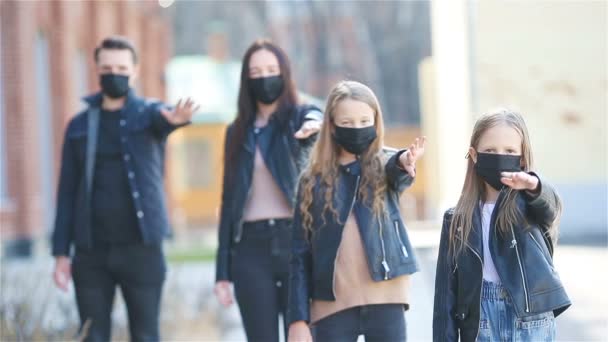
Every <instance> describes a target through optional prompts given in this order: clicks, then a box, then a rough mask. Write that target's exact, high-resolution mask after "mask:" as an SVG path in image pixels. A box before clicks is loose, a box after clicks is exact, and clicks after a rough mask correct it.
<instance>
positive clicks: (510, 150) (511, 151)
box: [507, 148, 517, 154]
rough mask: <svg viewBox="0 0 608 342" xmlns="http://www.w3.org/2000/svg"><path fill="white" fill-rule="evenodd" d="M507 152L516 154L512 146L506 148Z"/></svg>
mask: <svg viewBox="0 0 608 342" xmlns="http://www.w3.org/2000/svg"><path fill="white" fill-rule="evenodd" d="M507 154H517V151H515V150H514V149H512V148H509V149H507Z"/></svg>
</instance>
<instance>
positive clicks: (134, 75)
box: [129, 64, 139, 87]
mask: <svg viewBox="0 0 608 342" xmlns="http://www.w3.org/2000/svg"><path fill="white" fill-rule="evenodd" d="M138 76H139V64H135V66H134V67H133V73H132V74H131V77H129V84H130V85H131V86H132V87H135V84H137V78H138Z"/></svg>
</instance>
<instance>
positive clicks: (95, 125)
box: [85, 107, 99, 196]
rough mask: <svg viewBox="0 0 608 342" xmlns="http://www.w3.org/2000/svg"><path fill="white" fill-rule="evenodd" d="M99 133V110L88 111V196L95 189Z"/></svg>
mask: <svg viewBox="0 0 608 342" xmlns="http://www.w3.org/2000/svg"><path fill="white" fill-rule="evenodd" d="M98 131H99V108H97V107H90V108H89V109H88V127H87V153H86V156H85V181H86V187H87V188H86V190H87V192H86V193H87V196H90V194H91V191H92V187H93V170H94V166H95V154H96V152H97V133H98Z"/></svg>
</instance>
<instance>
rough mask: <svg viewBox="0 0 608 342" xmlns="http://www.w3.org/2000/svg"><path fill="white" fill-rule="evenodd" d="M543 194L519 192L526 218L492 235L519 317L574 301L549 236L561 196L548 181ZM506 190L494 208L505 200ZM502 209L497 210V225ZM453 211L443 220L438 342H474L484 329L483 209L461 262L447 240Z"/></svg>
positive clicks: (437, 284)
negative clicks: (556, 263)
mask: <svg viewBox="0 0 608 342" xmlns="http://www.w3.org/2000/svg"><path fill="white" fill-rule="evenodd" d="M539 186H540V187H541V190H540V193H539V194H538V195H537V196H536V197H531V196H530V195H528V194H527V193H525V192H520V193H519V194H518V196H517V198H516V201H517V204H518V206H519V209H520V210H521V212H522V213H523V214H524V216H525V220H522V222H517V223H516V224H514V225H513V226H512V227H511V231H510V234H509V235H508V236H506V237H504V236H502V235H501V234H493V233H492V232H491V233H490V240H489V249H490V253H491V255H492V260H493V262H494V265H495V267H496V271H497V272H498V275H499V276H500V279H501V282H502V285H503V286H504V287H505V288H506V290H507V292H508V294H509V297H510V298H511V300H512V303H513V308H514V310H515V312H516V314H517V317H527V316H533V315H538V314H540V313H545V312H550V311H553V313H554V315H555V316H558V315H559V314H561V313H562V312H563V311H564V310H566V309H567V308H568V307H569V306H570V305H571V302H570V299H569V298H568V295H567V294H566V291H565V290H564V287H563V285H562V283H561V281H560V279H559V276H558V274H557V272H556V270H555V268H554V266H553V242H552V241H551V239H550V238H549V237H548V236H547V235H546V231H547V228H548V227H549V225H550V224H551V222H553V220H554V219H555V215H556V213H555V203H556V200H557V194H556V192H555V191H554V190H553V188H552V187H551V186H549V184H546V183H543V184H540V183H539ZM504 195H505V193H504V191H501V192H500V194H499V197H498V200H497V202H496V205H495V208H497V209H498V208H500V204H501V201H502V200H503V198H504ZM496 215H497V210H494V212H493V213H492V218H491V221H490V227H493V226H494V222H495V220H496ZM452 216H453V209H450V210H448V211H447V212H446V213H445V215H444V219H443V227H442V230H441V242H440V245H439V256H438V260H437V274H436V278H435V305H434V312H433V340H434V341H437V342H439V341H457V340H458V337H459V335H460V340H461V341H475V339H476V338H477V335H478V332H479V319H480V300H481V285H482V277H483V274H482V272H483V265H482V263H483V253H482V251H483V245H482V232H481V229H482V228H481V213H480V210H479V207H478V208H477V210H476V211H475V213H474V217H473V229H472V230H471V233H470V235H469V239H468V244H467V247H465V249H464V250H463V252H462V253H461V254H460V255H459V256H458V258H457V260H456V263H454V261H453V258H452V257H451V256H450V255H448V254H449V253H448V239H449V228H450V222H451V220H452Z"/></svg>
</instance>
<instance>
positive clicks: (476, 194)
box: [449, 108, 561, 258]
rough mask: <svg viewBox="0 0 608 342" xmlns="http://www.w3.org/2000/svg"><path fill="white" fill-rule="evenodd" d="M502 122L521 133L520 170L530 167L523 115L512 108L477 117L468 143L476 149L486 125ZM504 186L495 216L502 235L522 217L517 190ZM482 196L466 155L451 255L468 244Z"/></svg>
mask: <svg viewBox="0 0 608 342" xmlns="http://www.w3.org/2000/svg"><path fill="white" fill-rule="evenodd" d="M501 124H503V125H507V126H509V127H511V128H513V129H515V130H516V131H517V133H519V136H520V137H521V166H522V171H525V172H528V171H530V170H531V169H532V167H533V160H532V148H531V144H530V136H529V135H528V129H527V128H526V123H525V121H524V118H523V117H522V116H521V115H520V114H519V113H517V112H515V111H511V110H508V109H502V108H501V109H496V110H494V111H491V112H489V113H487V114H485V115H483V116H482V117H480V118H479V119H478V120H477V122H476V123H475V127H474V128H473V134H472V136H471V143H470V145H469V146H471V147H472V148H473V149H475V150H477V148H478V146H479V140H480V139H481V136H482V135H483V134H484V133H485V132H486V131H487V130H488V129H490V128H492V127H495V126H498V125H501ZM504 189H505V190H503V191H505V192H506V195H505V198H504V200H503V201H502V202H501V204H500V208H498V210H499V211H498V214H497V217H496V227H497V228H498V229H497V231H498V233H500V234H503V236H504V235H506V234H507V233H508V232H509V231H510V229H511V226H512V225H513V224H514V223H515V222H518V221H519V220H522V219H524V217H523V213H521V212H520V210H519V208H518V206H517V203H516V197H517V194H518V191H517V190H513V189H511V188H509V187H505V188H504ZM485 198H486V188H485V186H484V181H483V180H482V179H481V177H479V176H478V175H477V173H476V172H475V163H474V162H473V160H472V158H470V157H469V158H468V163H467V172H466V176H465V179H464V185H463V187H462V193H461V195H460V199H459V200H458V204H457V205H456V208H455V209H454V214H453V217H452V222H451V224H450V244H449V250H450V252H451V255H452V256H454V258H455V257H456V256H457V255H458V254H460V253H461V252H462V250H463V249H464V246H465V245H466V244H467V241H468V238H469V234H470V232H471V229H472V228H473V213H474V211H475V207H476V206H478V205H479V202H480V201H484V200H485ZM557 202H558V203H557V208H556V209H557V216H556V217H557V218H559V216H560V213H561V202H560V201H559V199H558V201H557ZM557 221H558V219H556V220H555V222H553V224H552V226H551V227H548V230H547V233H548V235H549V237H550V238H551V239H552V240H554V241H555V238H556V236H557Z"/></svg>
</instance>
